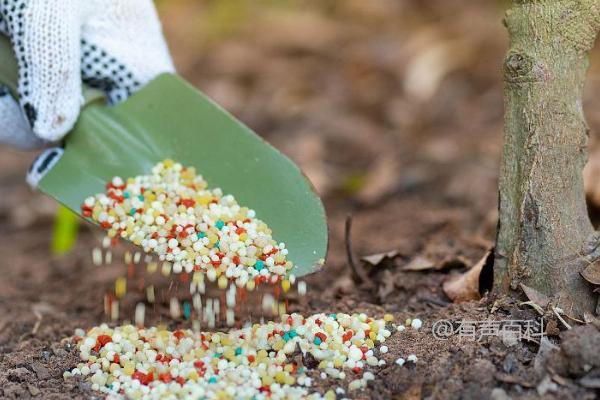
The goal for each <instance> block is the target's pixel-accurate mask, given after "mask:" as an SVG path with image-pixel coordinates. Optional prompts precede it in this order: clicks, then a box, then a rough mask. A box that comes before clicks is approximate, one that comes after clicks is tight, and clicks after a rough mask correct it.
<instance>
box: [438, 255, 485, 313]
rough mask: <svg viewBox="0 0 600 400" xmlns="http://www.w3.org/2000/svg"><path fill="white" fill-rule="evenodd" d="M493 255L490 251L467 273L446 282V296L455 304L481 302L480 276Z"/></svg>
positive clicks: (444, 287) (443, 286)
mask: <svg viewBox="0 0 600 400" xmlns="http://www.w3.org/2000/svg"><path fill="white" fill-rule="evenodd" d="M491 255H492V251H491V250H488V251H487V252H486V253H485V256H483V257H482V258H481V260H479V261H478V262H477V264H475V265H474V266H473V267H472V268H471V269H469V270H468V271H467V272H465V273H463V274H460V275H454V276H452V277H450V278H449V279H448V280H446V281H445V282H444V284H443V285H442V288H443V290H444V293H446V296H448V297H449V298H450V299H451V300H452V301H453V302H455V303H460V302H463V301H469V300H479V299H480V298H481V294H480V293H479V275H481V270H482V269H483V266H484V265H485V263H486V261H487V260H488V257H490V256H491Z"/></svg>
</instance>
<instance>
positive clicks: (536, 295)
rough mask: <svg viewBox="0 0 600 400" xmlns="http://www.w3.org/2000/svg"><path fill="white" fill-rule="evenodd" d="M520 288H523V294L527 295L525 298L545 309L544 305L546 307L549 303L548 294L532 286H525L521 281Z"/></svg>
mask: <svg viewBox="0 0 600 400" xmlns="http://www.w3.org/2000/svg"><path fill="white" fill-rule="evenodd" d="M521 289H523V292H524V293H525V296H527V298H528V299H529V300H530V301H532V302H534V303H535V304H537V305H538V306H540V307H542V308H543V309H545V308H546V307H548V304H549V303H550V298H549V297H548V296H546V295H545V294H543V293H540V292H538V291H537V290H535V289H534V288H530V287H529V286H525V285H523V284H522V283H521Z"/></svg>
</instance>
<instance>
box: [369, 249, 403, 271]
mask: <svg viewBox="0 0 600 400" xmlns="http://www.w3.org/2000/svg"><path fill="white" fill-rule="evenodd" d="M397 255H398V251H396V250H392V251H388V252H387V253H377V254H371V255H369V256H364V257H361V259H360V260H361V261H364V262H366V263H367V264H369V265H371V266H373V267H377V266H379V264H381V263H382V261H383V260H385V259H393V258H394V257H396V256H397Z"/></svg>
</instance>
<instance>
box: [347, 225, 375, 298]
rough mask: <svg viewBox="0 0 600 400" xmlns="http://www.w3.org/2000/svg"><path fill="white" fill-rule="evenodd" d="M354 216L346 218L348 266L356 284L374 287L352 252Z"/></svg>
mask: <svg viewBox="0 0 600 400" xmlns="http://www.w3.org/2000/svg"><path fill="white" fill-rule="evenodd" d="M351 231H352V215H351V214H348V215H347V216H346V229H345V238H346V257H347V259H348V264H349V265H350V268H351V269H352V278H353V280H354V282H355V283H359V284H360V283H365V284H368V285H371V286H372V285H373V282H372V281H371V279H370V278H369V277H368V276H367V274H366V272H365V271H364V270H363V269H362V268H361V267H360V266H359V265H358V264H357V262H356V259H355V257H354V253H353V252H352V237H351V236H352V235H351Z"/></svg>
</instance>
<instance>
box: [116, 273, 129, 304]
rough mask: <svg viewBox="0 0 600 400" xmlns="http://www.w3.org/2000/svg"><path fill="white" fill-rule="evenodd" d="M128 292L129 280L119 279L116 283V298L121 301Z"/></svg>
mask: <svg viewBox="0 0 600 400" xmlns="http://www.w3.org/2000/svg"><path fill="white" fill-rule="evenodd" d="M126 292H127V278H125V277H119V278H117V280H116V281H115V296H117V298H118V299H121V298H123V296H125V293H126Z"/></svg>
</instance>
